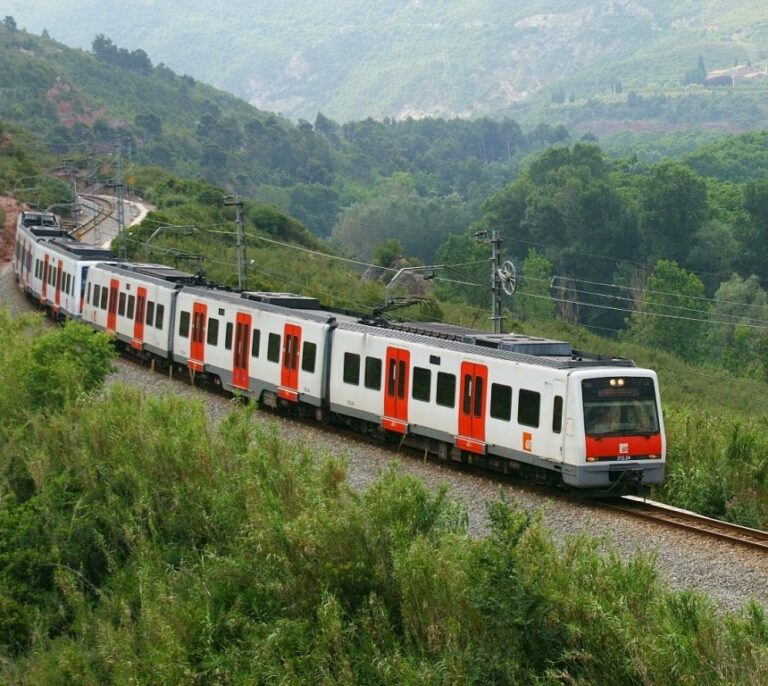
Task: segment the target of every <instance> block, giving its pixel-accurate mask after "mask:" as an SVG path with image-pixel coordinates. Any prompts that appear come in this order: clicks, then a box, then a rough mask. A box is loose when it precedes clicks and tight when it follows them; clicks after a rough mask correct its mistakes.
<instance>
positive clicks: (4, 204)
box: [0, 195, 23, 266]
mask: <svg viewBox="0 0 768 686" xmlns="http://www.w3.org/2000/svg"><path fill="white" fill-rule="evenodd" d="M0 208H2V210H3V213H4V214H5V221H4V222H3V225H2V227H0V266H2V265H4V264H5V263H6V262H10V261H11V258H12V257H13V241H14V239H15V238H16V217H17V216H18V214H19V212H21V210H22V209H23V206H22V205H21V204H20V203H18V202H16V199H15V198H12V197H11V196H10V195H0Z"/></svg>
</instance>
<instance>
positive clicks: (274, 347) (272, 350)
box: [267, 333, 280, 362]
mask: <svg viewBox="0 0 768 686" xmlns="http://www.w3.org/2000/svg"><path fill="white" fill-rule="evenodd" d="M267 359H268V360H269V361H270V362H280V334H279V333H271V334H269V338H268V339H267Z"/></svg>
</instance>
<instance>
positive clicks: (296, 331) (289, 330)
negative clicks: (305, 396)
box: [278, 324, 301, 402]
mask: <svg viewBox="0 0 768 686" xmlns="http://www.w3.org/2000/svg"><path fill="white" fill-rule="evenodd" d="M300 345H301V327H299V326H296V324H286V325H285V330H284V331H283V363H282V367H281V369H280V389H279V391H278V395H279V396H280V397H281V398H285V399H286V400H291V401H293V402H296V400H297V399H298V397H299V349H300V348H299V346H300Z"/></svg>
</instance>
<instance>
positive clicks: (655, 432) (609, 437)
mask: <svg viewBox="0 0 768 686" xmlns="http://www.w3.org/2000/svg"><path fill="white" fill-rule="evenodd" d="M568 396H569V401H570V402H569V412H568V413H567V414H568V415H569V417H570V419H571V422H572V425H571V426H569V427H567V429H566V432H565V433H566V435H565V437H564V439H565V446H564V448H565V449H564V453H565V455H566V462H567V463H568V465H567V468H566V469H564V480H565V482H566V483H567V484H568V485H570V486H574V487H576V488H579V489H583V490H589V489H595V490H596V491H597V492H600V491H605V492H607V493H616V494H618V493H633V492H634V493H645V492H647V491H648V490H649V487H651V486H656V485H660V484H661V483H662V482H663V480H664V464H665V457H666V440H665V438H664V420H663V418H662V413H661V400H660V397H659V388H658V379H657V377H656V374H655V373H654V372H653V371H651V370H648V369H639V368H635V367H619V368H615V369H606V368H602V369H600V368H598V369H590V370H588V371H587V370H574V371H573V372H572V373H571V374H570V375H569V391H568Z"/></svg>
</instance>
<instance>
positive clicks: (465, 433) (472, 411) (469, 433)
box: [456, 362, 488, 455]
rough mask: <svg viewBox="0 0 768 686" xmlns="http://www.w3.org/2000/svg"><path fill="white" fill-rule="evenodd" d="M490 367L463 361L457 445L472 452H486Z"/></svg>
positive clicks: (481, 453)
mask: <svg viewBox="0 0 768 686" xmlns="http://www.w3.org/2000/svg"><path fill="white" fill-rule="evenodd" d="M487 387H488V367H486V366H485V365H483V364H475V363H474V362H462V363H461V396H460V402H459V434H458V436H456V447H457V448H459V449H461V450H466V451H468V452H470V453H478V454H480V455H483V454H484V453H485V398H486V395H487Z"/></svg>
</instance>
